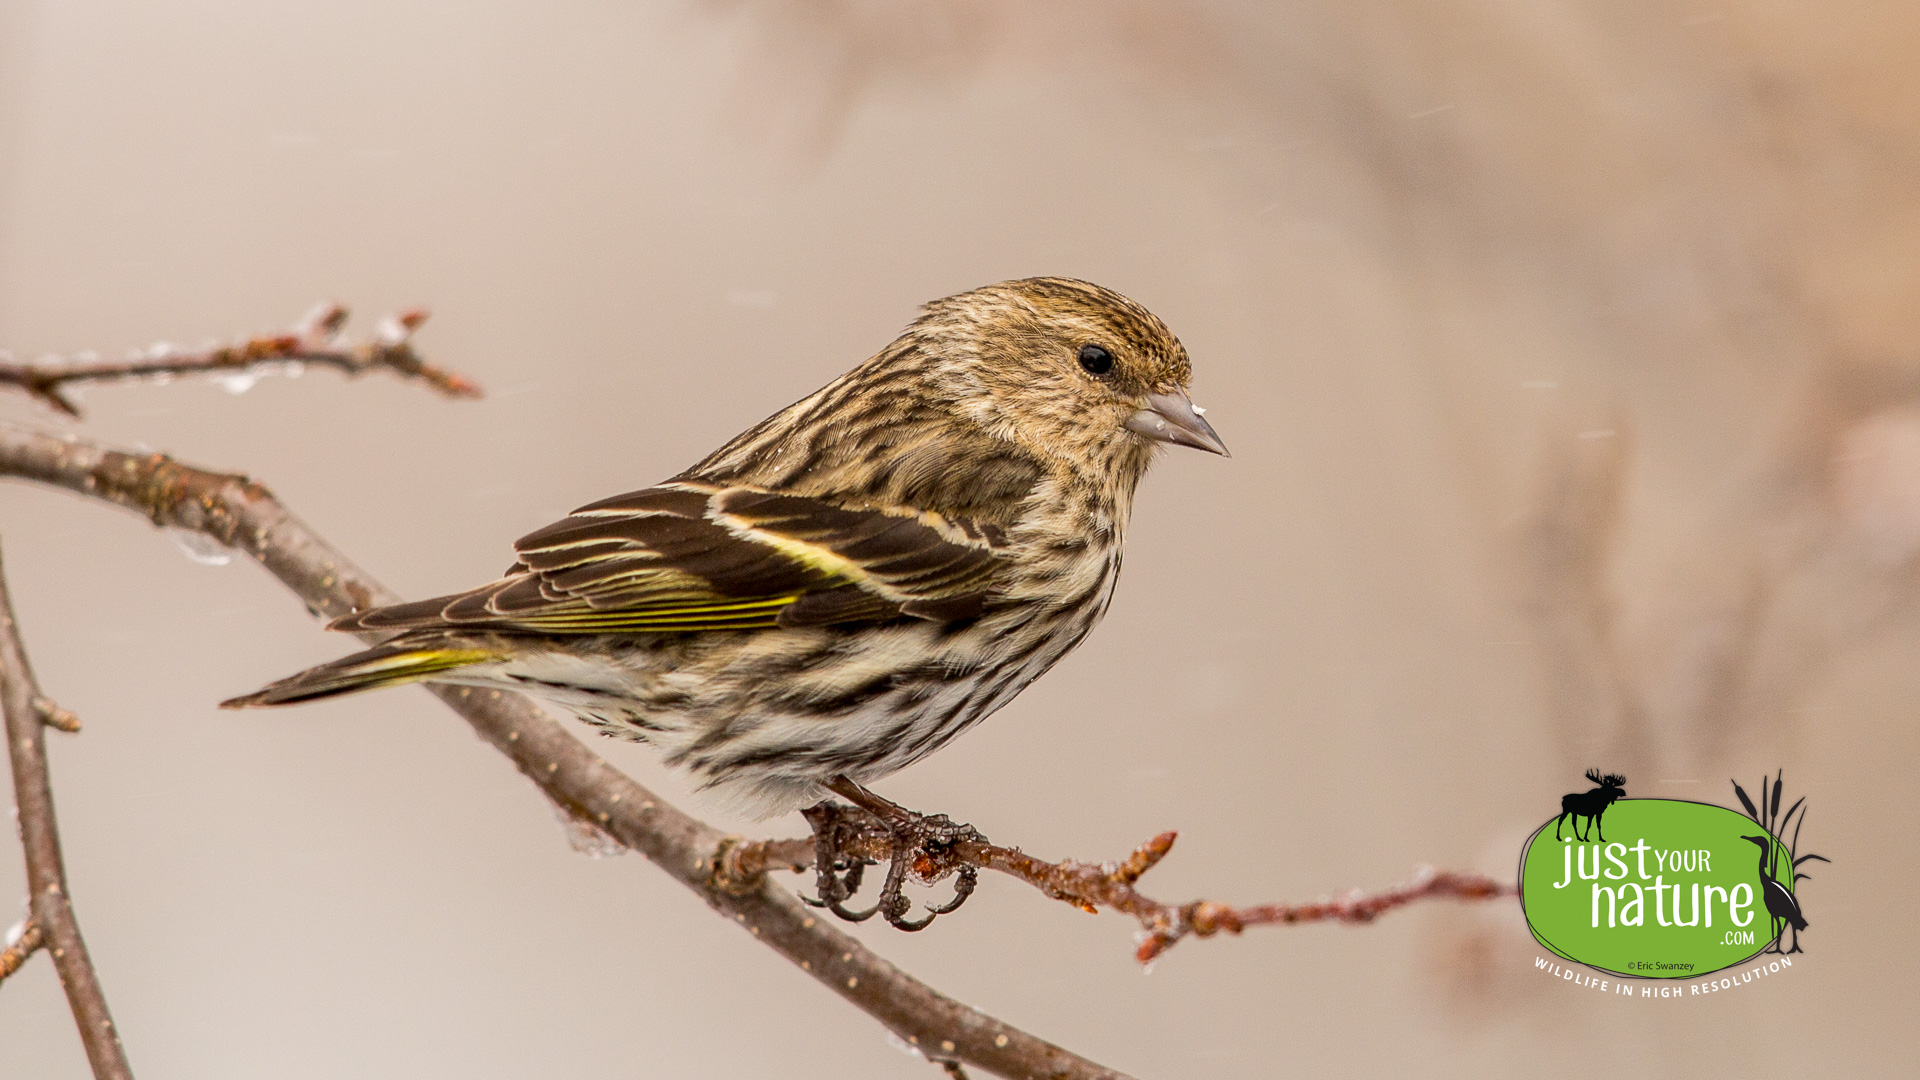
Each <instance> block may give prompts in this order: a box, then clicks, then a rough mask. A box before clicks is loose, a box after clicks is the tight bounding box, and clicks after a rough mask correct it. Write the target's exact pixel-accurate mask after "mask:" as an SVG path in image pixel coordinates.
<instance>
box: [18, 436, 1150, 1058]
mask: <svg viewBox="0 0 1920 1080" xmlns="http://www.w3.org/2000/svg"><path fill="white" fill-rule="evenodd" d="M0 475H4V476H14V477H19V478H21V479H26V480H33V481H36V482H39V483H43V484H48V485H51V486H54V487H60V488H65V489H67V490H68V491H72V492H76V493H78V494H81V495H85V496H88V497H90V498H94V499H100V500H103V501H105V502H109V503H113V504H115V505H117V506H121V507H125V508H127V509H130V510H134V511H137V512H139V513H141V514H142V515H144V516H145V517H147V518H148V519H149V520H151V521H152V522H153V523H154V524H156V525H160V526H167V527H172V528H182V529H190V530H194V531H197V532H202V533H205V534H206V535H208V536H211V537H213V538H214V539H216V540H219V541H220V542H221V543H224V544H226V545H228V546H229V547H233V548H235V549H237V550H239V551H242V552H244V553H245V554H247V555H248V556H250V557H251V558H253V559H254V560H256V561H257V562H259V563H260V564H261V565H262V566H263V567H265V568H266V569H267V571H268V572H269V573H271V574H273V575H274V577H276V578H278V579H279V580H280V581H281V583H283V584H284V585H286V586H287V587H288V588H289V589H291V590H292V591H293V592H294V594H295V595H297V596H299V597H300V598H301V599H302V600H304V601H306V603H307V605H308V606H309V607H311V608H312V609H313V610H314V611H316V612H318V613H319V614H321V615H322V616H325V617H329V618H330V617H334V616H338V615H344V614H347V613H348V612H350V611H353V610H356V609H358V608H363V607H366V606H368V605H372V604H383V603H391V602H393V601H395V600H397V599H398V597H396V596H395V595H394V594H392V593H390V592H388V591H387V590H386V589H385V588H384V587H382V586H381V585H380V584H379V583H378V582H376V581H375V580H374V579H373V578H372V577H371V576H369V575H368V574H367V573H366V572H365V571H363V570H361V569H360V568H359V567H357V566H355V565H354V564H353V563H352V562H351V561H349V560H348V559H347V558H346V556H344V555H342V554H340V553H339V552H337V551H335V550H334V549H333V548H332V547H331V546H330V545H328V544H327V543H326V541H324V540H322V539H321V538H320V537H319V536H318V535H317V534H315V533H314V532H313V530H312V529H310V528H309V527H307V525H306V524H304V523H303V522H301V521H300V520H299V519H298V518H295V517H294V516H293V515H292V514H291V513H290V512H289V511H288V510H287V509H286V508H285V507H284V506H282V505H281V504H280V502H279V501H278V500H277V499H275V498H274V496H273V495H272V494H271V493H270V492H269V491H267V489H266V488H264V487H262V486H261V485H259V484H257V483H254V482H253V481H252V480H249V479H247V478H246V477H244V476H238V475H231V474H226V473H218V472H212V471H208V470H204V469H197V468H194V467H192V466H189V465H184V464H181V463H180V462H177V461H174V460H173V459H172V458H169V457H166V456H165V455H161V454H128V453H122V452H119V451H115V450H109V449H107V448H105V447H103V446H100V445H98V444H95V443H91V442H87V441H83V440H80V439H76V438H66V439H62V438H60V437H57V436H53V435H49V434H45V433H42V432H36V431H32V430H28V429H24V428H17V427H13V426H10V425H0ZM429 689H430V690H431V691H432V692H433V693H434V694H435V695H436V696H438V697H439V698H440V699H441V700H442V701H444V702H445V703H446V704H447V705H448V706H449V707H451V708H452V709H453V710H454V711H455V712H457V713H459V714H460V715H461V717H463V718H464V719H465V720H466V721H467V722H468V723H469V724H471V725H472V726H473V728H474V730H475V731H476V732H477V733H479V735H480V737H481V738H483V739H485V740H486V741H487V742H489V743H491V744H492V745H493V746H494V747H495V748H496V749H498V750H499V751H500V752H501V753H503V754H505V755H506V756H507V757H508V758H509V759H510V760H512V762H513V763H514V766H515V767H516V768H518V769H519V770H520V771H521V773H523V774H524V775H526V777H527V778H528V779H530V780H532V781H533V782H534V783H535V784H536V785H538V786H539V787H540V789H541V790H542V791H543V792H545V793H546V795H547V797H548V798H550V799H552V800H553V801H554V803H556V804H557V805H558V806H560V807H561V808H562V809H563V810H565V811H566V812H567V813H568V814H569V815H571V816H572V817H573V818H574V819H575V820H577V821H581V822H588V823H592V824H593V825H594V826H596V827H597V828H599V829H600V830H602V831H603V832H605V833H607V834H608V835H610V836H612V837H614V838H615V839H617V840H619V841H620V842H621V843H623V844H625V845H626V846H628V847H629V848H632V849H634V850H636V851H639V852H641V853H642V854H644V855H645V856H646V857H647V858H648V859H651V860H652V861H653V862H655V863H657V864H659V866H660V867H661V868H662V869H663V870H665V871H666V872H667V873H669V874H671V875H672V876H673V877H674V878H675V880H677V881H679V882H680V883H681V884H683V885H686V886H687V887H688V888H690V889H692V890H694V891H695V892H697V893H699V894H700V896H701V897H702V898H703V899H705V900H706V901H707V903H708V904H709V905H711V906H712V907H713V908H714V909H715V910H716V911H718V912H720V913H721V914H723V915H725V916H726V917H728V918H730V919H732V920H734V922H736V923H737V924H739V925H740V926H741V927H742V928H743V929H745V930H746V931H748V932H749V933H751V934H752V935H753V936H754V937H755V938H757V939H759V940H760V941H762V942H764V943H765V944H766V945H768V946H769V947H771V948H773V949H774V950H775V951H777V952H779V953H780V954H781V955H782V956H785V957H786V958H787V959H788V960H790V961H792V962H793V963H794V964H796V965H798V966H799V967H800V969H801V970H802V971H805V972H807V973H808V974H810V975H812V976H813V977H814V979H816V980H818V981H819V982H820V983H822V984H823V985H825V986H826V987H828V988H829V989H831V990H832V991H834V992H835V993H837V994H839V995H840V996H841V997H843V998H845V999H847V1001H849V1002H851V1003H852V1004H853V1005H854V1006H856V1007H857V1008H859V1009H861V1010H862V1011H864V1012H866V1013H867V1014H868V1015H870V1016H872V1017H873V1018H874V1019H876V1020H878V1021H879V1022H880V1023H881V1024H882V1025H884V1026H885V1027H886V1028H887V1029H888V1030H890V1031H892V1032H894V1033H895V1034H896V1035H898V1036H899V1037H900V1038H901V1039H903V1040H904V1041H905V1042H906V1043H907V1044H908V1045H909V1046H912V1047H914V1048H916V1049H917V1050H919V1051H920V1052H921V1053H922V1054H923V1055H925V1056H926V1057H927V1058H928V1059H929V1060H932V1061H936V1062H946V1061H957V1062H964V1063H966V1064H969V1065H977V1066H979V1067H980V1068H982V1069H985V1070H987V1071H989V1072H993V1073H995V1074H998V1075H1000V1076H1007V1077H1036V1078H1042V1077H1043V1078H1048V1080H1125V1078H1124V1075H1123V1074H1121V1073H1119V1072H1116V1071H1114V1070H1112V1069H1109V1068H1107V1067H1105V1066H1103V1065H1099V1064H1096V1063H1094V1062H1092V1061H1089V1060H1087V1059H1086V1058H1083V1057H1080V1056H1079V1055H1077V1054H1074V1053H1072V1052H1071V1051H1068V1050H1066V1049H1064V1048H1062V1047H1059V1046H1055V1045H1054V1044H1052V1043H1049V1042H1047V1041H1046V1040H1044V1039H1040V1038H1037V1037H1035V1036H1033V1035H1029V1034H1027V1033H1026V1032H1024V1031H1021V1030H1020V1029H1018V1028H1016V1027H1014V1026H1012V1025H1010V1024H1007V1023H1005V1022H1004V1021H1001V1020H998V1019H995V1018H994V1017H991V1016H988V1015H986V1014H985V1013H982V1012H979V1011H978V1010H975V1009H972V1008H969V1007H968V1006H966V1005H963V1004H961V1003H960V1002H958V1001H955V1000H953V999H952V998H949V997H947V996H945V995H944V994H941V993H939V992H938V991H936V990H934V989H933V988H932V987H930V986H928V985H926V984H925V983H923V982H921V981H919V980H918V979H915V978H914V977H913V976H911V975H909V974H907V973H906V972H904V971H902V970H900V969H899V968H898V967H895V966H894V965H893V964H891V963H889V962H888V961H887V960H886V959H884V958H882V957H880V956H878V955H876V954H874V953H873V952H872V951H870V950H868V949H867V948H866V947H865V946H864V945H862V944H860V942H858V941H856V940H855V939H853V938H852V937H850V936H848V935H847V934H845V933H842V932H841V931H839V930H838V929H835V928H834V927H832V926H830V925H828V924H827V923H826V922H825V921H823V920H822V919H821V918H819V917H816V916H815V915H814V914H813V913H812V912H810V911H809V910H808V909H807V908H806V907H804V906H803V905H802V904H801V903H800V902H799V901H798V900H797V899H795V898H794V897H793V895H792V894H790V893H788V892H787V891H785V890H783V889H780V888H778V887H777V886H775V885H774V884H773V882H772V881H771V880H770V879H769V878H767V877H766V876H765V875H764V874H763V875H761V876H760V877H759V878H758V879H757V880H756V881H753V882H739V881H728V882H727V884H728V885H729V887H728V888H722V887H720V882H721V880H723V879H721V878H720V877H719V876H718V874H717V870H718V868H719V865H720V859H721V857H722V856H723V855H724V854H725V852H726V851H727V849H729V848H731V847H733V846H735V845H737V844H739V843H741V842H742V841H741V839H740V838H739V837H730V836H726V835H724V834H722V833H720V832H719V830H717V829H714V828H712V827H711V826H709V825H707V824H705V823H704V822H701V821H699V820H697V819H695V818H693V817H691V816H689V815H687V814H685V813H683V812H682V811H680V810H679V809H677V808H675V807H673V806H671V805H669V804H668V803H667V802H666V801H665V800H663V799H661V798H660V797H659V796H657V795H655V794H653V793H652V792H651V791H649V790H647V789H646V788H644V787H642V786H641V785H639V784H638V783H636V782H635V781H634V780H633V779H631V778H630V777H628V776H626V775H625V774H623V773H621V772H620V771H619V770H618V769H615V768H614V767H613V766H612V765H610V764H608V763H607V762H606V761H605V760H603V759H602V758H601V757H600V756H599V755H597V754H595V753H593V752H592V751H591V750H589V749H587V748H586V747H585V746H583V745H582V744H581V743H580V742H579V741H578V740H577V739H575V738H574V737H573V736H572V735H570V734H569V733H568V732H567V731H566V729H565V728H563V727H562V726H561V725H560V724H559V723H558V722H556V721H554V720H553V719H551V718H550V717H548V716H547V715H546V714H544V713H542V712H541V711H540V710H539V709H537V708H535V707H534V706H533V704H532V703H531V702H529V701H527V700H526V699H525V698H522V697H520V696H519V695H516V694H510V693H503V692H500V691H493V690H484V691H483V690H473V689H470V688H465V687H429ZM11 692H12V691H11V689H10V690H9V693H11ZM8 700H9V701H11V700H12V698H11V697H9V699H8ZM22 715H32V714H31V713H30V712H29V713H24V714H22ZM12 719H13V710H12V709H11V708H9V722H10V723H11V722H12ZM39 725H40V721H39V720H38V719H37V717H36V718H35V719H34V731H35V733H36V737H37V733H38V731H39Z"/></svg>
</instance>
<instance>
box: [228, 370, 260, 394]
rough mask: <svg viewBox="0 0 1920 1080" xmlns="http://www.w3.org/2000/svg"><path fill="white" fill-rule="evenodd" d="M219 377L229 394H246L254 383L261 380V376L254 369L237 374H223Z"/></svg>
mask: <svg viewBox="0 0 1920 1080" xmlns="http://www.w3.org/2000/svg"><path fill="white" fill-rule="evenodd" d="M218 378H219V380H220V388H221V389H222V390H225V391H226V392H227V393H229V394H244V393H246V392H247V391H249V390H251V389H253V384H254V383H257V382H259V381H260V376H259V375H258V374H256V373H255V372H252V371H242V372H240V373H239V374H237V375H221V376H219V377H218Z"/></svg>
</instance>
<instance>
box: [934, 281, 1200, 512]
mask: <svg viewBox="0 0 1920 1080" xmlns="http://www.w3.org/2000/svg"><path fill="white" fill-rule="evenodd" d="M903 340H912V341H913V342H914V345H915V347H916V350H917V351H918V352H920V353H921V354H922V356H924V357H925V358H926V360H927V361H928V362H929V369H928V370H929V374H930V375H931V377H932V380H933V385H934V387H935V388H936V392H937V393H938V394H939V396H941V397H943V398H945V399H946V400H947V401H948V402H950V403H951V407H953V408H954V409H955V410H956V411H957V412H959V413H960V414H961V415H963V416H965V417H966V418H967V419H968V420H971V421H972V422H973V423H975V424H977V425H979V426H980V427H982V428H984V429H986V430H987V431H989V432H991V433H993V434H995V435H997V436H999V437H1000V438H1003V439H1007V440H1009V441H1011V442H1015V443H1018V444H1020V445H1022V446H1024V447H1026V448H1027V449H1029V450H1030V451H1032V452H1034V453H1035V454H1037V455H1040V456H1042V457H1050V458H1053V459H1056V460H1061V461H1064V462H1066V463H1067V464H1069V465H1072V466H1076V467H1080V468H1084V469H1087V470H1089V471H1092V472H1096V473H1098V474H1101V475H1103V476H1108V477H1115V478H1123V479H1127V480H1137V479H1138V477H1139V474H1140V473H1143V472H1145V470H1146V466H1147V463H1148V461H1150V460H1151V459H1152V456H1153V451H1154V449H1155V448H1156V447H1158V446H1159V445H1160V444H1163V443H1166V444H1172V445H1176V446H1191V447H1195V448H1197V449H1201V450H1207V451H1210V452H1212V453H1216V454H1225V453H1226V452H1227V447H1226V444H1225V443H1223V442H1221V441H1220V436H1219V435H1218V434H1216V433H1215V432H1214V430H1213V426H1212V425H1211V424H1209V423H1207V421H1206V418H1205V417H1204V416H1203V415H1202V414H1203V412H1204V410H1202V409H1200V408H1199V407H1197V406H1196V405H1194V404H1193V401H1192V399H1190V398H1189V397H1188V396H1187V384H1188V381H1189V380H1190V379H1191V378H1192V375H1193V365H1192V364H1191V363H1190V362H1189V361H1188V359H1187V350H1186V349H1185V347H1183V346H1182V345H1181V344H1180V340H1179V339H1178V338H1176V337H1174V336H1173V332H1172V331H1170V330H1168V329H1167V326H1166V324H1165V323H1163V322H1161V321H1160V320H1159V319H1158V318H1156V317H1155V316H1154V314H1153V313H1152V312H1150V311H1148V310H1147V309H1146V308H1143V307H1141V306H1140V305H1139V304H1136V303H1134V302H1133V301H1132V300H1129V299H1127V298H1126V297H1124V296H1121V295H1120V294H1119V293H1117V292H1114V291H1113V290H1111V289H1105V288H1102V287H1100V286H1098V285H1094V284H1092V283H1090V282H1085V281H1077V280H1075V279H1073V278H1051V277H1049V278H1026V279H1023V280H1020V281H1006V282H1001V283H1000V284H998V285H988V286H986V287H985V288H981V289H975V290H973V291H971V292H964V293H960V294H959V295H957V296H949V297H947V298H945V299H943V300H935V301H933V302H932V303H929V304H927V305H926V306H925V307H924V308H923V309H922V315H921V317H920V318H919V319H918V320H917V321H916V322H915V323H914V324H913V326H912V327H911V328H910V329H909V330H908V332H907V335H906V336H905V338H903Z"/></svg>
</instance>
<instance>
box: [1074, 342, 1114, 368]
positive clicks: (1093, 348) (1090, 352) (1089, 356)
mask: <svg viewBox="0 0 1920 1080" xmlns="http://www.w3.org/2000/svg"><path fill="white" fill-rule="evenodd" d="M1080 368H1081V370H1083V371H1085V372H1086V373H1087V374H1089V375H1105V374H1106V373H1107V372H1109V371H1112V370H1113V354H1112V353H1110V352H1108V351H1107V350H1105V349H1103V348H1101V347H1100V346H1098V345H1082V346H1080Z"/></svg>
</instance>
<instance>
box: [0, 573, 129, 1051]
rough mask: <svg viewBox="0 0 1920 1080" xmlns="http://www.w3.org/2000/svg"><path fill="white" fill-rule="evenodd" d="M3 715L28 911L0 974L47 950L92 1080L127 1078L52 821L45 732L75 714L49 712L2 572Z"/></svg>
mask: <svg viewBox="0 0 1920 1080" xmlns="http://www.w3.org/2000/svg"><path fill="white" fill-rule="evenodd" d="M0 709H4V711H5V713H6V720H7V758H8V760H9V761H10V762H11V763H12V765H13V805H14V811H15V814H16V816H17V817H18V819H19V825H20V846H21V847H22V848H23V849H24V850H25V853H26V859H27V907H28V910H29V915H28V918H27V922H26V925H25V926H24V927H23V928H22V932H21V935H20V938H19V940H18V941H16V942H14V943H13V944H12V945H11V947H9V948H8V949H7V950H6V953H5V954H4V956H0V976H4V975H6V974H10V973H11V971H12V969H14V968H17V967H19V966H20V964H22V963H25V962H26V960H27V958H28V957H30V956H32V955H33V952H34V950H35V949H36V948H44V949H46V950H47V952H48V954H49V955H51V956H52V957H53V966H54V969H55V970H56V971H58V972H59V973H60V985H61V986H63V987H65V988H66V991H67V1004H68V1005H69V1006H70V1007H71V1008H72V1009H73V1020H74V1023H75V1025H77V1026H78V1027H79V1029H80V1041H81V1043H82V1044H83V1045H84V1046H85V1047H86V1050H87V1061H88V1062H90V1063H91V1064H92V1065H93V1075H94V1076H95V1077H96V1078H98V1080H131V1078H132V1076H133V1070H132V1069H131V1068H129V1067H128V1066H127V1055H126V1051H125V1050H123V1049H122V1048H121V1046H120V1032H119V1030H118V1029H117V1028H115V1027H114V1026H113V1014H112V1013H110V1012H108V1010H107V998H106V994H105V993H104V992H102V990H101V989H100V979H99V976H97V975H96V974H95V973H94V970H93V961H92V960H91V959H90V958H89V957H88V956H87V943H86V941H85V940H84V939H83V938H82V937H81V936H80V923H79V921H78V920H77V919H75V918H74V914H73V903H72V901H71V900H70V899H69V898H68V895H67V869H66V864H65V862H64V861H63V860H62V859H61V857H60V830H59V828H58V827H57V825H56V823H55V821H54V816H53V781H52V778H51V777H50V776H49V775H48V772H47V737H46V729H47V727H48V726H50V724H51V722H52V721H51V718H52V716H55V715H65V716H67V717H69V718H71V717H72V715H73V714H71V713H65V712H64V710H60V709H59V708H58V707H57V706H52V703H51V702H49V701H48V700H47V697H46V695H45V694H42V693H41V692H40V687H39V684H37V683H36V682H34V678H33V668H32V667H31V666H30V665H28V663H27V653H26V647H25V646H24V645H23V644H21V641H20V628H19V626H18V625H16V623H15V622H14V615H13V600H12V598H11V597H10V596H8V594H7V583H6V575H5V573H4V571H0ZM75 726H76V727H77V724H76V725H75Z"/></svg>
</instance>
